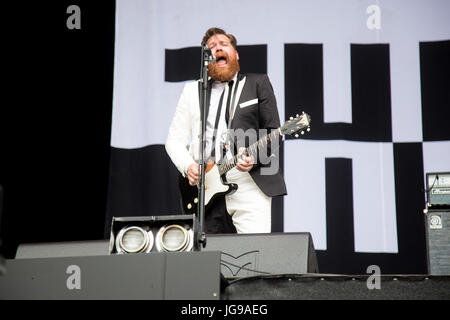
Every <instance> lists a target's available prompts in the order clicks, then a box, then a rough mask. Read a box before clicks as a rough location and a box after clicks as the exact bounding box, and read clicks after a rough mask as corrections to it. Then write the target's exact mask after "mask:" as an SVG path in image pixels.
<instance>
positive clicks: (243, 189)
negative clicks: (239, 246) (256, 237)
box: [225, 168, 272, 233]
mask: <svg viewBox="0 0 450 320" xmlns="http://www.w3.org/2000/svg"><path fill="white" fill-rule="evenodd" d="M227 182H230V183H236V184H237V185H238V189H237V190H236V192H235V193H233V194H232V195H227V196H225V202H226V206H227V211H228V213H229V214H230V215H231V217H232V219H233V224H234V226H235V227H236V230H237V233H270V232H271V230H272V198H271V197H268V196H266V195H265V194H264V193H263V192H262V191H261V189H259V187H258V186H257V185H256V183H255V182H254V181H253V179H252V177H251V176H250V174H249V173H248V172H241V171H239V170H237V169H236V168H233V169H231V170H230V171H229V172H228V173H227Z"/></svg>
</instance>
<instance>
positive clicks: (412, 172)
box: [108, 0, 450, 272]
mask: <svg viewBox="0 0 450 320" xmlns="http://www.w3.org/2000/svg"><path fill="white" fill-rule="evenodd" d="M449 12H450V2H449V1H447V0H441V1H438V0H435V1H419V0H417V1H407V0H398V1H381V0H362V1H361V0H349V1H334V0H321V1H300V0H296V1H262V0H244V1H242V0H229V1H226V2H214V3H213V4H211V5H206V3H205V2H204V1H198V0H193V1H173V0H171V1H156V0H155V1H149V0H133V1H126V0H117V1H116V31H115V63H114V92H113V119H112V133H111V146H112V153H111V157H112V158H111V178H110V189H109V201H108V215H109V217H110V216H113V215H116V216H117V215H160V214H173V213H179V212H180V209H179V203H178V201H179V200H178V193H177V192H178V191H177V181H176V171H175V168H174V166H173V165H172V164H171V162H170V159H169V158H168V156H167V154H166V153H165V150H164V147H163V145H164V143H165V140H166V137H167V133H168V129H169V125H170V122H171V119H172V116H173V114H174V112H175V108H176V105H177V102H178V98H179V96H180V94H181V90H182V88H183V86H184V84H185V82H186V81H192V80H194V79H196V78H197V77H198V76H199V71H200V41H201V38H202V37H203V34H204V32H205V31H206V29H208V28H209V27H212V26H217V27H221V28H223V29H225V30H226V31H227V32H229V33H232V34H234V35H235V36H236V38H237V40H238V51H239V54H240V64H241V69H242V71H243V72H260V73H267V74H268V75H269V78H270V80H271V82H272V84H273V87H274V90H275V95H276V98H277V103H278V109H279V113H280V118H281V119H282V122H283V119H288V118H289V116H291V115H295V114H296V113H300V112H301V111H305V112H307V113H309V114H310V115H311V118H312V123H311V133H309V134H308V135H307V136H305V137H304V139H301V140H296V139H286V140H285V141H284V145H283V148H282V151H283V155H282V160H283V163H282V164H281V167H282V168H283V173H284V177H285V179H286V183H287V188H288V195H287V196H285V197H284V198H281V199H277V200H276V201H275V204H276V205H275V206H274V211H276V212H273V226H274V227H273V231H284V232H310V233H311V234H312V237H313V241H314V245H315V248H316V249H318V250H320V251H323V254H322V256H319V258H321V259H322V261H323V262H324V263H325V264H326V263H329V265H330V266H331V265H332V264H333V263H334V262H335V261H337V260H336V257H337V256H338V255H339V254H340V253H342V254H343V255H341V256H345V254H347V257H350V258H349V259H350V260H351V259H352V257H353V258H355V257H357V258H355V259H359V258H358V257H360V256H359V254H366V253H380V254H381V255H378V257H379V258H380V259H382V260H383V259H389V258H388V257H391V258H392V259H397V258H398V257H401V256H402V255H403V260H401V262H398V261H397V262H396V263H397V265H399V264H408V265H409V266H408V268H409V269H408V270H407V271H410V272H423V271H424V268H425V258H424V257H425V238H424V234H425V233H424V232H425V231H424V223H423V213H422V209H423V208H424V205H425V194H424V191H423V189H424V187H425V183H424V181H425V174H426V173H427V172H442V171H450V125H449V119H450V111H449V110H450V76H449V75H450V58H449V57H450V40H449V39H450V19H449V18H448V13H449ZM414 251H417V252H419V253H417V252H416V253H413V252H414ZM331 252H333V254H334V255H333V257H334V258H332V257H331V256H330V254H331ZM327 254H328V255H327ZM383 254H387V255H388V256H385V255H383ZM391 254H392V255H391ZM412 256H414V257H413V258H411V257H412ZM368 257H370V256H364V257H363V258H361V259H360V260H358V261H360V263H366V262H367V265H368V264H370V263H375V262H373V261H372V262H370V261H369V260H370V258H368ZM386 257H387V258H386ZM408 259H409V260H408ZM362 261H363V262H362ZM380 263H381V262H380ZM394 264H395V263H394ZM322 270H323V271H328V270H330V271H332V272H338V271H339V270H340V269H339V268H338V267H336V268H334V269H333V268H332V267H329V268H327V267H325V268H324V269H322ZM322 270H321V271H322ZM342 270H344V271H348V269H345V268H344V267H343V269H342ZM392 270H394V271H395V270H397V269H395V268H393V269H392Z"/></svg>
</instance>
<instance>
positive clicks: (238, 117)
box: [230, 73, 287, 197]
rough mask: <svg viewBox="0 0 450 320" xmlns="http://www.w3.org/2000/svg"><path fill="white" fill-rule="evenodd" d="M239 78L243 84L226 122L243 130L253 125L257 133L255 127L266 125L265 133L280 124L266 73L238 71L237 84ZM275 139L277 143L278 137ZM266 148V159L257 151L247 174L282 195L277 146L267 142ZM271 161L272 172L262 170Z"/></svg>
mask: <svg viewBox="0 0 450 320" xmlns="http://www.w3.org/2000/svg"><path fill="white" fill-rule="evenodd" d="M243 80H245V84H244V86H243V88H242V91H241V94H240V96H239V100H238V102H237V103H236V107H235V112H234V117H233V119H232V121H231V124H230V127H231V129H234V130H236V129H242V130H244V131H246V130H248V129H255V132H256V133H259V132H258V131H259V129H267V133H270V129H277V128H278V127H279V126H280V117H279V115H278V109H277V102H276V99H275V95H274V92H273V88H272V84H271V83H270V80H269V77H268V76H267V75H266V74H254V73H249V74H238V77H237V85H238V84H239V83H240V82H241V81H243ZM256 99H257V100H256ZM258 138H260V137H259V136H257V137H254V138H252V141H253V142H254V141H256V140H254V139H258ZM278 139H279V140H278V147H279V146H280V145H279V144H280V143H281V139H280V138H278ZM248 145H249V141H246V142H245V146H246V147H248ZM273 145H275V144H273ZM267 151H268V152H267V153H268V154H267V156H266V157H265V159H263V161H264V162H266V163H262V162H261V161H260V160H261V159H262V158H263V157H261V155H259V156H258V159H257V163H256V164H255V165H254V166H253V168H252V170H250V172H249V173H250V176H251V177H252V178H253V180H254V181H255V183H256V184H257V185H258V187H259V188H260V189H261V191H262V192H264V194H266V195H267V196H270V197H273V196H278V195H285V194H287V191H286V184H285V181H284V178H283V176H282V175H281V173H280V169H279V167H280V165H281V164H280V163H279V160H280V159H279V157H278V156H276V155H277V154H278V151H279V149H278V150H277V152H275V151H276V150H271V146H270V145H269V146H268V150H267ZM269 156H272V157H271V161H276V162H269V163H267V162H268V161H267V160H268V157H269ZM271 163H272V165H274V166H273V167H271V168H275V169H276V170H270V171H275V172H274V173H273V174H265V173H264V171H266V172H267V171H269V170H268V169H269V167H270V166H271ZM277 166H278V167H277Z"/></svg>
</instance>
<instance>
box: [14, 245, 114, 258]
mask: <svg viewBox="0 0 450 320" xmlns="http://www.w3.org/2000/svg"><path fill="white" fill-rule="evenodd" d="M108 255H109V240H87V241H70V242H46V243H23V244H20V245H19V246H18V247H17V250H16V256H15V258H16V259H36V258H62V257H87V256H108Z"/></svg>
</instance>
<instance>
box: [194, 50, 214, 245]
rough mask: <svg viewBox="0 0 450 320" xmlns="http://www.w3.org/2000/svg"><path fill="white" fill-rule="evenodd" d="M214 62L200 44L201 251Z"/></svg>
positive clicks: (198, 207)
mask: <svg viewBox="0 0 450 320" xmlns="http://www.w3.org/2000/svg"><path fill="white" fill-rule="evenodd" d="M214 61H215V57H214V55H213V54H212V52H211V50H210V49H209V48H208V47H207V46H206V44H205V43H202V67H201V70H200V82H201V86H200V88H201V89H200V110H201V112H202V119H201V134H200V137H199V140H200V141H199V142H200V148H199V149H200V186H199V195H198V200H199V201H198V206H197V216H198V218H199V224H200V226H199V228H200V233H199V234H198V238H197V241H198V244H197V247H198V248H199V249H201V248H202V247H203V248H204V247H205V246H206V233H205V229H204V226H205V160H206V159H205V143H206V139H205V138H206V110H207V108H209V106H208V105H207V102H208V101H207V97H208V90H211V88H209V87H208V64H209V63H211V62H214Z"/></svg>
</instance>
